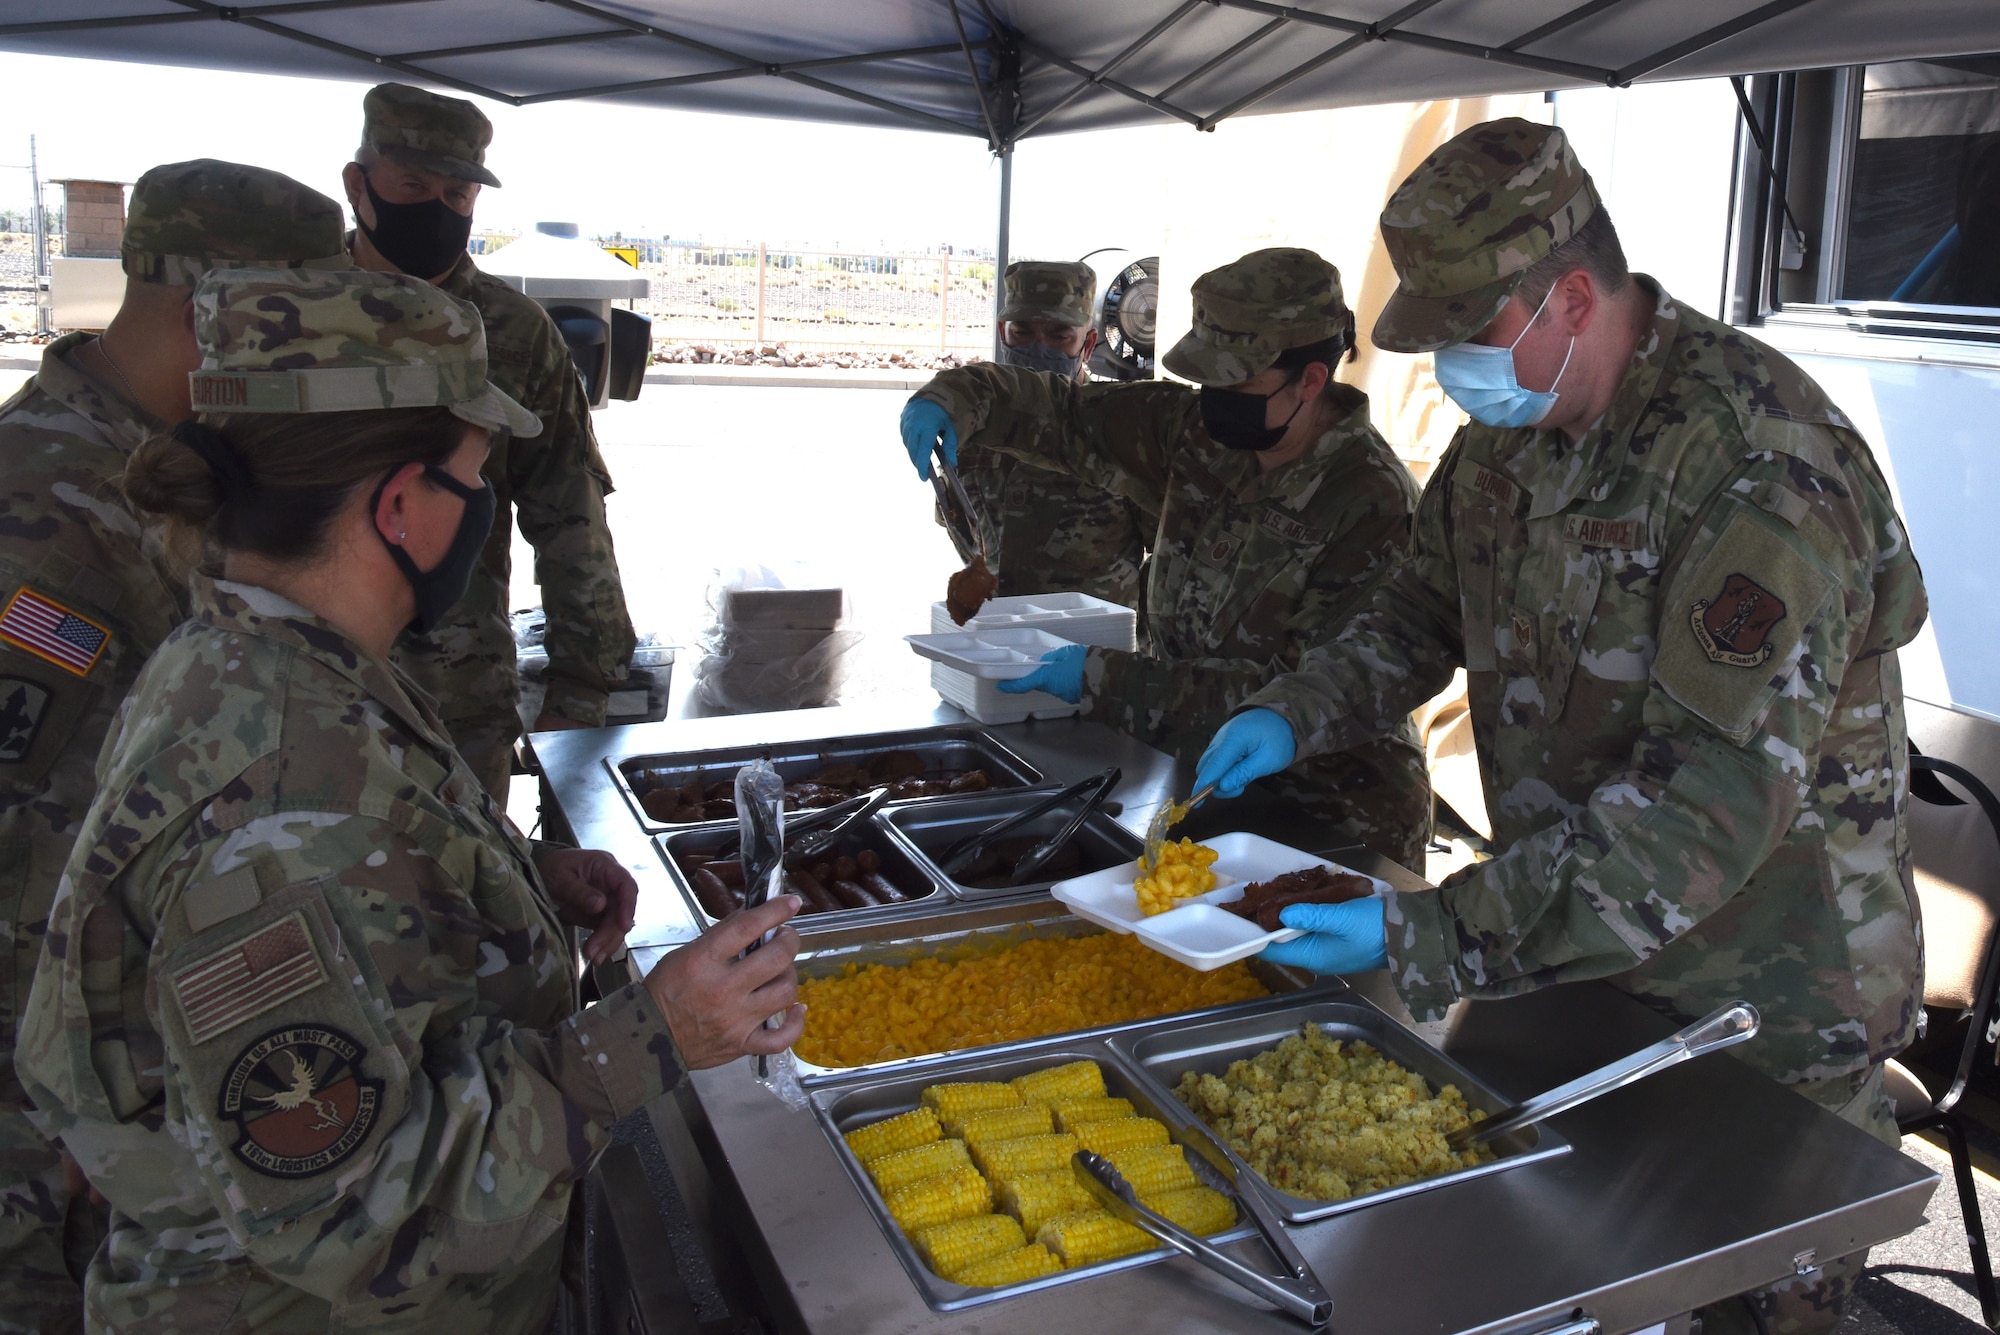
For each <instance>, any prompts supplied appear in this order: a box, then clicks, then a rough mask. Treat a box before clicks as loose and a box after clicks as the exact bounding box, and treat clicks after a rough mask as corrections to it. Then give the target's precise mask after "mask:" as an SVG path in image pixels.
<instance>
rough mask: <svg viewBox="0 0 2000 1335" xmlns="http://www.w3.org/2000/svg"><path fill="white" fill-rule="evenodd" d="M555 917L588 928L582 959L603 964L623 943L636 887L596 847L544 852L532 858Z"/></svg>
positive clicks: (628, 875)
mask: <svg viewBox="0 0 2000 1335" xmlns="http://www.w3.org/2000/svg"><path fill="white" fill-rule="evenodd" d="M535 866H536V867H537V868H539V869H540V871H541V873H542V880H543V882H544V883H545V884H547V886H548V887H549V897H550V898H551V899H553V900H555V902H556V914H557V916H559V917H561V919H562V920H563V921H564V922H566V923H568V924H569V925H570V926H572V927H588V928H590V929H591V931H590V935H589V936H588V937H587V938H585V940H584V943H583V957H584V958H585V959H586V960H589V961H590V962H591V963H592V964H602V963H604V961H606V960H608V959H610V958H611V957H612V956H614V955H616V954H617V953H618V952H619V951H620V950H621V949H623V948H624V945H625V933H627V932H629V931H631V930H632V918H633V913H634V910H635V909H636V907H637V905H638V903H639V883H638V882H637V881H635V880H633V879H632V873H631V872H629V871H626V870H625V868H624V867H622V866H620V865H619V863H618V859H617V858H614V857H612V856H611V855H610V854H609V853H606V852H604V851H602V850H601V849H595V848H546V849H543V850H542V855H541V856H540V857H538V858H536V859H535Z"/></svg>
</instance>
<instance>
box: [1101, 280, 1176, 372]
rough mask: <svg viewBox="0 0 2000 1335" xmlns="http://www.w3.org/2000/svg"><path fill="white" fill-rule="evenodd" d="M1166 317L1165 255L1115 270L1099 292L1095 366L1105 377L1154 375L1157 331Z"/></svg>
mask: <svg viewBox="0 0 2000 1335" xmlns="http://www.w3.org/2000/svg"><path fill="white" fill-rule="evenodd" d="M1159 323H1160V257H1159V256H1157V255H1148V256H1146V257H1145V258H1144V259H1139V260H1132V261H1130V262H1129V263H1127V264H1124V265H1121V266H1120V267H1118V268H1117V269H1114V270H1112V272H1111V275H1110V277H1109V278H1107V279H1106V280H1105V282H1104V287H1103V289H1102V290H1101V291H1100V292H1099V293H1098V294H1097V351H1096V352H1093V353H1092V354H1091V355H1090V372H1091V374H1092V375H1095V376H1097V377H1099V378H1101V379H1105V380H1150V379H1152V378H1153V337H1154V333H1155V331H1156V330H1157V329H1158V328H1159Z"/></svg>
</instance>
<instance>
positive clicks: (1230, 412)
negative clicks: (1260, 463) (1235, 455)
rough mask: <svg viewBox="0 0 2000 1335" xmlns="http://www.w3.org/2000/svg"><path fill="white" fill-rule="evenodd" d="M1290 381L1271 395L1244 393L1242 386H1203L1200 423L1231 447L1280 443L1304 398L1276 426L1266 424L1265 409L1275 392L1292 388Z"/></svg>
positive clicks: (1263, 447)
mask: <svg viewBox="0 0 2000 1335" xmlns="http://www.w3.org/2000/svg"><path fill="white" fill-rule="evenodd" d="M1290 386H1291V382H1290V381H1287V382H1286V383H1285V384H1283V385H1280V386H1279V387H1278V388H1277V389H1275V390H1272V391H1271V393H1270V394H1245V393H1244V392H1243V391H1242V390H1240V389H1210V388H1209V387H1208V386H1206V385H1204V386H1202V391H1201V424H1202V426H1203V427H1205V428H1206V429H1207V431H1208V434H1209V435H1210V436H1211V437H1213V438H1214V440H1215V443H1216V444H1218V445H1221V446H1223V447H1225V448H1227V449H1232V450H1268V449H1271V448H1273V447H1274V446H1276V445H1277V443H1278V442H1279V441H1280V440H1283V439H1284V437H1285V432H1286V431H1288V430H1290V428H1291V425H1292V417H1297V416H1298V415H1299V408H1303V407H1305V406H1306V405H1305V403H1304V401H1303V400H1301V401H1300V403H1299V407H1298V408H1294V409H1292V416H1291V417H1287V418H1286V419H1285V420H1284V421H1283V422H1281V423H1279V424H1278V425H1277V426H1265V425H1264V410H1265V407H1266V405H1268V404H1269V403H1270V402H1271V398H1272V395H1275V394H1282V393H1283V392H1284V391H1285V390H1286V389H1288V388H1290Z"/></svg>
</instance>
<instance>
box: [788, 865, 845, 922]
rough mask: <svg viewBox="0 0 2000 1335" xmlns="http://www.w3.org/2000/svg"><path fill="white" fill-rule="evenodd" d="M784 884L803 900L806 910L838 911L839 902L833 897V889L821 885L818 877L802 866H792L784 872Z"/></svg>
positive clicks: (815, 911)
mask: <svg viewBox="0 0 2000 1335" xmlns="http://www.w3.org/2000/svg"><path fill="white" fill-rule="evenodd" d="M785 884H786V885H787V886H789V887H790V888H791V889H792V890H793V891H795V892H797V893H798V895H799V896H800V897H801V898H803V899H804V900H805V902H806V905H807V911H808V912H812V913H838V912H840V909H841V903H840V901H839V900H837V899H835V898H834V897H833V891H831V890H829V889H827V888H826V887H825V886H824V885H821V884H820V881H819V877H817V876H815V875H813V874H812V873H811V872H809V871H807V870H806V869H805V868H804V867H793V868H791V869H790V870H789V871H787V872H786V873H785Z"/></svg>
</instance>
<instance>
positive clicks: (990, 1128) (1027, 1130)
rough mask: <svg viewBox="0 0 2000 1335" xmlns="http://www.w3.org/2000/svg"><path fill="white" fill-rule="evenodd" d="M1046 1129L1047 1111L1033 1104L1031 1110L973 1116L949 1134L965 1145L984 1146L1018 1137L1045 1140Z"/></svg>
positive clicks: (1047, 1127) (1011, 1110)
mask: <svg viewBox="0 0 2000 1335" xmlns="http://www.w3.org/2000/svg"><path fill="white" fill-rule="evenodd" d="M947 1120H949V1119H947ZM1050 1125H1051V1124H1050V1122H1049V1110H1048V1108H1047V1107H1046V1106H1044V1105H1042V1104H1039V1103H1037V1104H1035V1105H1034V1106H1033V1107H1019V1108H995V1109H993V1110H991V1111H990V1112H983V1113H974V1114H973V1115H972V1116H970V1117H968V1118H966V1119H965V1120H964V1121H962V1122H959V1123H958V1124H957V1125H955V1126H954V1127H953V1128H952V1133H953V1134H954V1135H956V1136H958V1137H960V1138H961V1139H962V1140H964V1141H965V1143H966V1144H967V1145H984V1144H987V1143H988V1142H990V1141H995V1140H1019V1139H1020V1138H1021V1137H1022V1136H1046V1135H1047V1134H1049V1129H1050Z"/></svg>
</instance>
